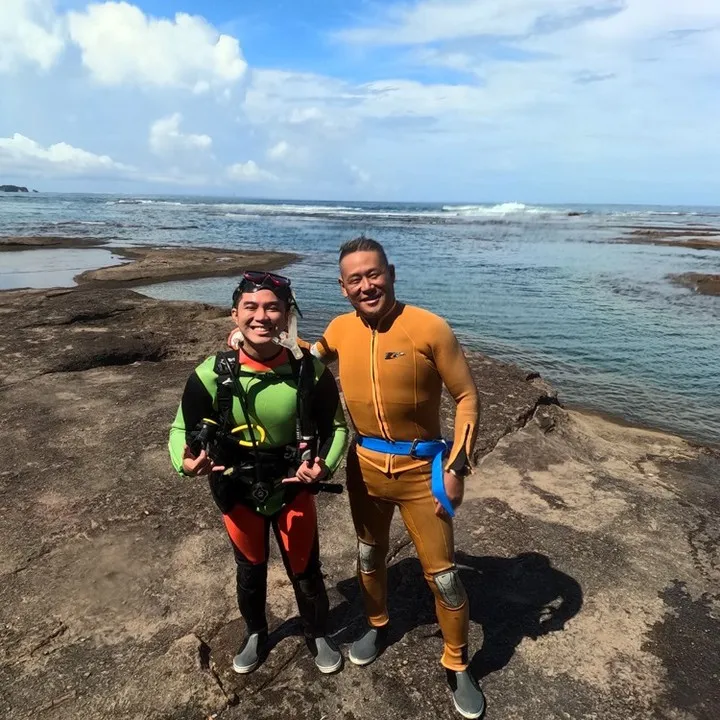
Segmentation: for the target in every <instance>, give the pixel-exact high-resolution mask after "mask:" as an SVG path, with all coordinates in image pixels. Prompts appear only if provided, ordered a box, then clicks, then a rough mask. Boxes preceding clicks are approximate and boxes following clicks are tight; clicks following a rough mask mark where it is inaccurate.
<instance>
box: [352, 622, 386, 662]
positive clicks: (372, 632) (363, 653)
mask: <svg viewBox="0 0 720 720" xmlns="http://www.w3.org/2000/svg"><path fill="white" fill-rule="evenodd" d="M387 634H388V626H387V625H383V626H382V627H379V628H375V627H371V628H368V629H367V630H366V631H365V634H364V635H363V636H362V637H361V638H358V639H357V640H356V641H355V642H354V643H353V644H352V645H351V646H350V652H349V653H348V657H349V658H350V662H352V663H355V665H369V664H370V663H371V662H373V660H375V659H376V658H377V656H378V655H379V654H380V653H381V652H382V650H383V649H384V648H385V645H386V643H387Z"/></svg>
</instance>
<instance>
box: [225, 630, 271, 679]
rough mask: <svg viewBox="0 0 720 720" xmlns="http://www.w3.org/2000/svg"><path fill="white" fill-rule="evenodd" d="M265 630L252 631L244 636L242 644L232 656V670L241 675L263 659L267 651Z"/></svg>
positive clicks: (253, 668) (248, 671) (252, 668)
mask: <svg viewBox="0 0 720 720" xmlns="http://www.w3.org/2000/svg"><path fill="white" fill-rule="evenodd" d="M267 644H268V634H267V630H262V631H260V632H256V633H252V634H251V635H248V636H247V637H246V638H245V642H244V643H243V646H242V647H241V648H240V651H239V652H238V654H237V655H236V656H235V657H234V658H233V670H234V671H235V672H236V673H240V674H241V675H246V674H247V673H251V672H252V671H253V670H255V668H256V667H257V666H258V665H259V664H260V663H261V662H262V661H263V660H264V659H265V654H266V652H267Z"/></svg>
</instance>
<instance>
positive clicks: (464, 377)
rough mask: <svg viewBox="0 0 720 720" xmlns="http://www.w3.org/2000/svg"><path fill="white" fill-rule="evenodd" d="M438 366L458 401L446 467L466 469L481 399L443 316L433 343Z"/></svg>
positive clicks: (459, 469)
mask: <svg viewBox="0 0 720 720" xmlns="http://www.w3.org/2000/svg"><path fill="white" fill-rule="evenodd" d="M432 350H433V358H434V361H435V366H436V367H437V369H438V372H439V373H440V377H441V378H442V381H443V383H445V387H447V389H448V391H449V392H450V394H451V395H452V397H453V400H455V402H456V403H457V407H456V408H455V430H454V433H453V447H452V452H451V453H450V457H449V458H448V461H447V463H446V465H445V469H446V470H456V471H464V470H466V469H467V468H468V467H469V465H470V458H471V456H472V449H473V447H474V445H475V439H476V438H477V427H478V413H479V409H480V400H479V394H478V390H477V386H476V385H475V381H474V380H473V377H472V373H471V372H470V366H469V365H468V362H467V359H466V358H465V354H464V353H463V350H462V347H460V343H459V342H458V339H457V337H455V333H453V331H452V329H451V328H450V326H449V325H448V323H447V322H445V321H444V320H441V322H440V323H439V325H438V327H437V328H436V330H435V333H434V342H433V346H432Z"/></svg>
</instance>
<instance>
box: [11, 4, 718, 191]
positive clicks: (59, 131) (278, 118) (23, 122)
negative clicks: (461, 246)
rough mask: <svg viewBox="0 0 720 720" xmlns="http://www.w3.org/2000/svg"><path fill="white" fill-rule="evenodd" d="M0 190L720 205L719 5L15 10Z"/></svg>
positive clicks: (173, 6) (35, 7)
mask: <svg viewBox="0 0 720 720" xmlns="http://www.w3.org/2000/svg"><path fill="white" fill-rule="evenodd" d="M0 183H15V184H21V185H29V186H32V187H34V188H37V189H38V190H40V191H61V192H62V191H68V192H75V191H78V192H108V193H116V192H117V193H135V194H140V193H143V194H168V193H172V194H204V195H231V196H240V197H266V198H297V199H329V200H343V199H344V200H373V201H383V200H385V201H418V202H434V201H437V202H513V201H514V202H527V203H593V202H596V203H640V204H686V205H720V0H414V1H413V0H403V1H402V2H395V1H394V0H373V1H370V0H343V2H338V1H337V0H213V2H211V3H202V4H201V3H200V2H198V0H137V1H136V2H134V3H133V2H90V3H87V2H85V1H84V0H0Z"/></svg>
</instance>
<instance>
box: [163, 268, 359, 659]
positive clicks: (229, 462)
mask: <svg viewBox="0 0 720 720" xmlns="http://www.w3.org/2000/svg"><path fill="white" fill-rule="evenodd" d="M296 309H297V305H296V304H295V299H294V296H293V294H292V291H291V288H290V281H289V280H288V279H287V278H284V277H282V276H280V275H275V274H274V273H265V272H253V271H249V272H246V273H244V275H243V278H242V280H241V281H240V284H239V285H238V287H237V289H236V290H235V293H234V294H233V307H232V317H233V320H234V321H235V324H236V325H237V330H236V335H235V337H236V340H237V338H238V337H240V338H241V342H240V345H239V349H238V350H237V351H230V352H223V353H218V355H217V356H213V357H209V358H207V359H206V360H205V361H204V362H203V363H201V364H200V365H199V366H198V367H197V368H195V370H194V372H193V373H192V374H191V375H190V377H189V379H188V381H187V384H186V386H185V390H184V393H183V396H182V401H181V404H180V407H179V408H178V411H177V415H176V417H175V421H174V422H173V424H172V428H171V430H170V441H169V451H170V457H171V459H172V464H173V466H174V468H175V470H176V471H177V472H178V473H180V474H181V475H183V476H196V475H209V481H210V488H211V491H212V494H213V497H214V499H215V502H216V503H217V505H218V507H219V508H220V510H221V512H222V517H223V521H224V524H225V528H226V530H227V533H228V536H229V538H230V542H231V544H232V548H233V552H234V554H235V561H236V564H237V598H238V605H239V607H240V613H241V615H242V617H243V619H244V620H245V623H246V627H247V635H246V637H245V640H244V643H243V645H242V647H241V649H240V651H239V652H238V654H237V656H236V657H235V658H234V661H233V668H234V670H235V671H236V672H238V673H248V672H252V671H253V670H254V669H255V668H256V667H257V666H258V664H259V663H260V662H261V661H262V659H263V657H264V655H265V653H266V650H267V643H268V627H267V620H266V615H265V606H266V595H267V560H268V539H269V530H270V528H271V527H272V529H273V531H274V534H275V536H276V539H277V541H278V545H279V547H280V552H281V555H282V558H283V562H284V565H285V568H286V571H287V573H288V576H289V577H290V580H291V581H292V584H293V588H294V590H295V596H296V599H297V603H298V608H299V611H300V616H301V619H302V622H303V626H304V631H305V637H306V642H307V644H308V647H309V649H310V651H311V652H312V654H313V657H314V658H315V663H316V665H317V667H318V668H319V670H320V671H321V672H324V673H331V672H334V671H336V670H338V669H339V668H340V666H341V665H342V656H341V655H340V652H339V650H338V649H337V647H336V646H335V644H334V643H333V641H332V640H331V639H330V638H329V637H327V636H326V623H327V616H328V609H329V603H328V597H327V593H326V590H325V585H324V582H323V578H322V574H321V572H320V550H319V541H318V528H317V515H316V510H315V502H314V494H313V492H312V490H313V489H315V488H316V487H317V485H314V484H315V483H317V482H319V481H321V480H326V479H327V478H328V477H329V476H330V475H331V474H332V473H333V471H334V470H335V469H336V468H337V466H338V465H339V463H340V461H341V459H342V457H343V454H344V451H345V448H346V445H347V425H346V423H345V418H344V415H343V410H342V406H341V404H340V399H339V394H338V388H337V384H336V383H335V379H334V378H333V376H332V374H331V373H330V371H329V370H327V369H325V367H324V365H323V364H322V363H321V362H320V361H319V360H317V359H315V358H312V357H311V356H310V354H309V353H308V352H307V350H300V348H298V346H297V341H296V332H295V329H294V327H295V322H294V316H293V315H294V312H295V311H296ZM288 331H290V332H289V333H288ZM203 422H204V423H205V424H204V429H203V432H204V433H206V434H205V435H204V439H205V440H207V439H208V437H211V436H212V437H214V440H213V442H210V441H209V440H207V442H206V444H205V445H204V446H203V447H197V446H196V445H197V441H198V440H199V438H198V436H197V435H194V434H193V433H194V431H196V429H197V428H198V427H199V426H202V424H203ZM207 433H211V435H210V436H209V435H208V434H207ZM300 453H302V454H303V455H302V459H301V458H300V457H299V454H300Z"/></svg>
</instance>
